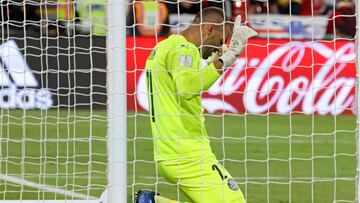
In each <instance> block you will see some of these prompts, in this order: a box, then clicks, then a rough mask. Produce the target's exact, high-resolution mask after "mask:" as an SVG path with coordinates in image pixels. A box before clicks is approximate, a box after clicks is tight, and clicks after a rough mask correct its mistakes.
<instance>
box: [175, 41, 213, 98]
mask: <svg viewBox="0 0 360 203" xmlns="http://www.w3.org/2000/svg"><path fill="white" fill-rule="evenodd" d="M169 59H170V63H171V69H172V76H173V79H174V81H175V83H176V86H177V91H178V93H179V94H180V96H182V97H184V98H185V99H192V98H194V97H195V96H197V95H199V94H200V93H201V91H205V90H208V89H209V88H210V87H211V85H212V84H214V83H215V81H216V80H217V79H218V78H219V77H220V74H219V73H218V71H217V70H216V67H215V65H214V63H206V62H204V61H203V60H200V53H199V51H198V49H196V48H194V47H187V46H182V47H179V49H178V50H174V51H172V52H171V54H170V56H169Z"/></svg>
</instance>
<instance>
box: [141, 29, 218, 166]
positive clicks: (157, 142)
mask: <svg viewBox="0 0 360 203" xmlns="http://www.w3.org/2000/svg"><path fill="white" fill-rule="evenodd" d="M146 76H147V90H148V97H149V110H150V120H151V129H152V134H153V143H154V156H155V160H169V159H184V158H185V159H186V158H196V157H204V156H208V155H209V154H210V153H212V152H211V148H210V142H209V139H208V135H207V132H206V128H205V123H204V121H205V119H204V116H203V111H204V110H203V108H202V106H201V92H202V91H204V90H207V89H209V88H210V86H211V85H212V84H213V83H214V82H215V81H216V80H217V79H218V78H219V76H220V74H219V73H218V72H217V70H216V69H215V66H214V64H212V63H211V64H206V63H205V62H204V61H203V60H201V57H200V52H199V49H198V48H197V47H196V46H195V45H194V44H192V43H190V42H188V41H187V40H186V38H185V37H183V36H182V35H171V36H170V37H168V38H167V39H166V40H163V41H162V42H160V43H158V44H157V45H156V46H155V48H154V49H153V51H152V52H151V54H150V55H149V57H148V59H147V61H146Z"/></svg>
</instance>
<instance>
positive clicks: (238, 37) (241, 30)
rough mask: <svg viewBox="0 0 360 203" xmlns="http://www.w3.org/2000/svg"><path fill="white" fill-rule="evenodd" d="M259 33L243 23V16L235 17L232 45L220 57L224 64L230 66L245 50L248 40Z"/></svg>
mask: <svg viewBox="0 0 360 203" xmlns="http://www.w3.org/2000/svg"><path fill="white" fill-rule="evenodd" d="M256 35H257V32H256V31H255V30H253V29H251V28H249V27H248V26H246V25H241V16H240V15H238V16H237V17H236V19H235V25H234V29H233V34H232V36H231V40H230V46H229V47H228V48H227V49H226V50H225V52H224V54H223V55H222V56H221V57H220V59H221V60H222V62H223V65H224V66H225V68H226V67H230V66H231V65H232V64H233V63H234V62H235V60H236V58H237V57H238V56H239V55H240V54H241V52H242V51H243V49H244V47H245V44H246V41H247V40H248V39H249V38H251V37H254V36H256Z"/></svg>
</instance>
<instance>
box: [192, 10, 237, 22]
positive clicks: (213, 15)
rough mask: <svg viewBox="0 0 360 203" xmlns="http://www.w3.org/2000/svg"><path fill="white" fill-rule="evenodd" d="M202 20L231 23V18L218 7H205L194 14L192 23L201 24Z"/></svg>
mask: <svg viewBox="0 0 360 203" xmlns="http://www.w3.org/2000/svg"><path fill="white" fill-rule="evenodd" d="M224 21H225V22H224ZM204 22H210V23H216V24H217V23H226V24H231V20H230V18H229V17H228V16H227V15H226V14H225V12H224V10H223V9H221V8H218V7H207V8H205V9H202V10H200V11H199V12H198V13H197V14H196V16H195V18H194V21H193V24H201V23H204Z"/></svg>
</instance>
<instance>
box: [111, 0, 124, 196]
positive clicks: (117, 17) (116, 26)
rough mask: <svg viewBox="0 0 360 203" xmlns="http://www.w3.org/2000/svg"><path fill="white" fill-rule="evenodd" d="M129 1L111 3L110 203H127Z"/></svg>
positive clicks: (116, 0) (113, 0)
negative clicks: (127, 45)
mask: <svg viewBox="0 0 360 203" xmlns="http://www.w3.org/2000/svg"><path fill="white" fill-rule="evenodd" d="M127 7H128V4H127V3H126V1H119V0H108V1H107V12H108V34H107V55H108V60H107V78H108V82H107V83H108V89H107V90H108V109H107V110H108V111H107V112H108V160H109V162H108V189H109V190H108V202H109V203H126V202H127V161H126V160H127V102H126V99H127V89H126V81H127V79H126V43H125V42H126V14H127Z"/></svg>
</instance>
